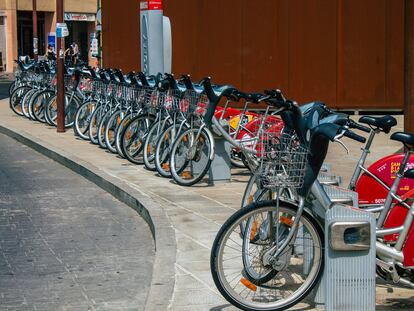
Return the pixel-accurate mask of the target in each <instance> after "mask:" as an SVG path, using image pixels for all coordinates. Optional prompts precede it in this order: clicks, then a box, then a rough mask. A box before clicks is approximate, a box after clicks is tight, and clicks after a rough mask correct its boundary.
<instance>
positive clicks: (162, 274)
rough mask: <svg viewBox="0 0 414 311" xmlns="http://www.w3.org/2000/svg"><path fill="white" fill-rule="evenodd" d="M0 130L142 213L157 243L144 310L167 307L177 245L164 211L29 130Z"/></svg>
mask: <svg viewBox="0 0 414 311" xmlns="http://www.w3.org/2000/svg"><path fill="white" fill-rule="evenodd" d="M0 133H2V134H4V135H6V136H9V137H11V138H13V139H15V140H17V141H19V142H21V143H22V144H24V145H26V146H28V147H30V148H32V149H34V150H35V151H37V152H39V153H41V154H43V155H45V156H47V157H48V158H50V159H52V160H54V161H56V162H58V163H60V164H61V165H63V166H65V167H67V168H69V169H70V170H72V171H74V172H75V173H77V174H79V175H81V176H83V177H85V178H86V179H88V180H89V181H91V182H93V183H94V184H96V185H97V186H98V187H100V188H102V189H103V190H105V191H106V192H108V193H110V194H111V195H112V196H114V197H115V198H117V199H118V200H119V201H121V202H123V203H125V204H126V205H128V206H129V207H131V208H132V209H134V210H135V211H136V212H138V214H139V215H141V217H142V218H143V219H144V220H145V222H146V223H147V224H148V226H149V228H150V230H151V234H152V236H153V238H154V243H155V258H154V266H153V271H152V281H151V286H150V290H149V293H148V297H147V302H146V306H145V310H148V311H159V310H167V309H168V305H169V304H170V300H171V299H172V295H173V291H174V284H175V260H176V249H177V247H176V241H175V232H174V229H173V227H172V225H171V223H170V221H169V220H168V217H167V215H166V213H165V212H164V210H163V209H162V208H161V207H160V206H159V205H157V204H155V203H154V202H152V201H151V200H150V198H148V197H145V196H144V195H143V194H141V193H140V192H139V191H137V190H135V189H133V188H132V187H130V186H129V185H127V184H126V183H125V182H123V181H121V180H119V179H117V178H114V177H112V176H110V175H108V174H107V173H105V172H103V171H102V170H100V169H99V168H97V167H95V166H94V165H91V164H89V163H88V162H85V161H83V160H81V159H79V158H77V157H76V156H73V155H70V154H68V153H66V152H65V151H63V150H60V149H58V148H55V147H53V146H50V145H49V144H48V143H47V142H44V141H42V142H37V141H36V139H35V138H34V137H33V136H31V135H30V134H28V133H25V132H24V133H22V132H18V131H17V130H13V129H8V128H6V127H5V126H4V125H2V124H0Z"/></svg>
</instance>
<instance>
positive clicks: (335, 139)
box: [334, 134, 349, 154]
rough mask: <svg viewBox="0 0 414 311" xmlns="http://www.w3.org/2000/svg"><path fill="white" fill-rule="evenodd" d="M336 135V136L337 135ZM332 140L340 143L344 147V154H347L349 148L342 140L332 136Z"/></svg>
mask: <svg viewBox="0 0 414 311" xmlns="http://www.w3.org/2000/svg"><path fill="white" fill-rule="evenodd" d="M338 136H339V135H338ZM338 136H337V137H338ZM342 136H343V134H342ZM334 141H335V142H337V143H338V144H340V145H341V146H342V147H343V148H344V149H345V151H346V154H349V149H348V147H347V146H346V145H345V144H344V143H343V142H342V140H340V139H339V138H336V137H335V138H334Z"/></svg>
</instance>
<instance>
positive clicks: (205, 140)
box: [170, 128, 214, 186]
mask: <svg viewBox="0 0 414 311" xmlns="http://www.w3.org/2000/svg"><path fill="white" fill-rule="evenodd" d="M198 132H199V129H198V128H191V129H188V130H186V131H184V132H183V133H181V134H180V135H179V136H178V137H177V139H176V140H175V142H174V144H173V146H172V149H171V156H170V170H171V176H172V177H173V179H174V181H175V182H176V183H177V184H179V185H180V186H192V185H194V184H196V183H198V182H199V181H201V180H202V179H203V178H204V177H205V175H206V174H207V171H208V170H209V168H210V166H211V162H212V160H213V158H214V141H213V140H212V139H211V138H210V137H211V136H212V135H210V134H209V132H207V130H206V129H205V128H204V129H203V130H202V131H201V132H200V135H199V138H198V140H197V145H196V146H194V145H189V144H191V141H192V140H193V139H194V135H195V136H196V137H197V133H198ZM200 138H201V139H200ZM202 146H206V147H207V150H205V151H201V150H200V148H201V147H202ZM190 148H191V149H190ZM201 157H203V162H200V161H201ZM189 158H191V159H189ZM186 169H188V170H186ZM195 175H197V176H195Z"/></svg>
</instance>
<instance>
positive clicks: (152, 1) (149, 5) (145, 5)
mask: <svg viewBox="0 0 414 311" xmlns="http://www.w3.org/2000/svg"><path fill="white" fill-rule="evenodd" d="M140 8H141V11H146V10H149V11H152V10H162V0H144V1H141V5H140Z"/></svg>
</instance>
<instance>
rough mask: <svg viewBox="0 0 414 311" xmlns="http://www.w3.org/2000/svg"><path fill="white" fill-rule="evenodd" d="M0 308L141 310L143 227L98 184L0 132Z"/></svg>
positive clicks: (148, 257) (145, 260)
mask: <svg viewBox="0 0 414 311" xmlns="http://www.w3.org/2000/svg"><path fill="white" fill-rule="evenodd" d="M0 146H1V147H0V310H2V311H11V310H13V311H17V310H19V311H23V310H42V311H48V310H50V311H60V310H64V311H65V310H70V311H74V310H79V311H85V310H99V311H100V310H114V311H115V310H124V311H126V310H143V309H144V306H145V301H146V298H147V294H148V290H149V286H150V282H151V277H152V267H153V260H154V243H153V239H152V237H151V233H150V230H149V228H148V226H147V224H146V223H145V222H144V221H143V220H142V219H141V218H140V216H139V215H138V214H137V213H136V212H135V211H133V210H132V209H131V208H129V207H127V206H125V205H124V204H122V203H121V202H119V201H117V200H116V199H114V198H113V197H112V196H111V195H109V194H108V193H106V192H105V191H103V190H102V189H100V188H98V187H97V186H96V185H94V184H92V183H91V182H89V181H87V180H86V179H84V178H82V177H80V176H79V175H77V174H75V173H73V172H72V171H70V170H68V169H67V168H65V167H63V166H61V165H59V164H57V163H56V162H54V161H52V160H50V159H48V158H46V157H44V156H42V155H40V154H38V153H37V152H35V151H33V150H32V149H30V148H28V147H26V146H24V145H22V144H20V143H18V142H16V141H15V140H12V139H11V138H8V137H6V136H4V135H1V134H0Z"/></svg>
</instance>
